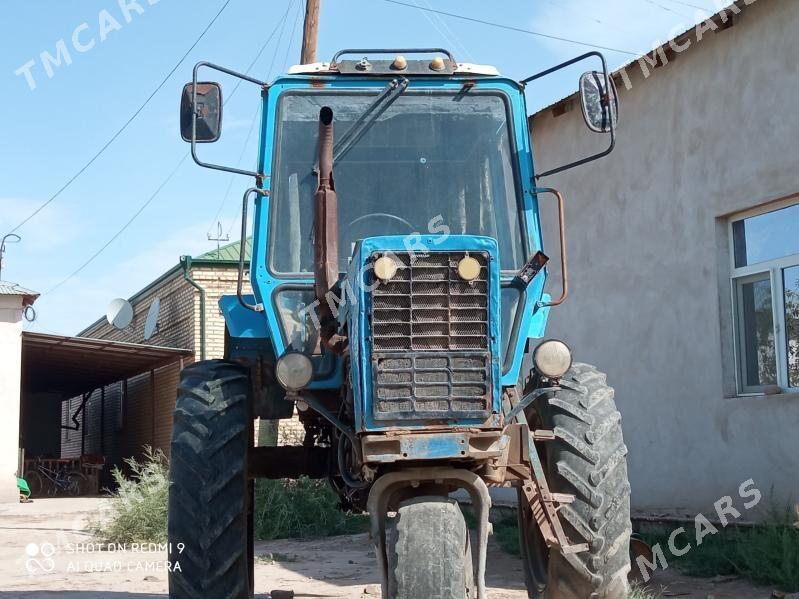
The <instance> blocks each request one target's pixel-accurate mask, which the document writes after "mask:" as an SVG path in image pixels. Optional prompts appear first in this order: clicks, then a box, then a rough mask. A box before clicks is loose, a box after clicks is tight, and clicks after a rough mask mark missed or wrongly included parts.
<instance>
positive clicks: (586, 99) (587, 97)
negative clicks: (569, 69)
mask: <svg viewBox="0 0 799 599" xmlns="http://www.w3.org/2000/svg"><path fill="white" fill-rule="evenodd" d="M605 82H606V79H605V73H602V72H599V71H588V72H587V73H583V74H582V76H581V77H580V104H581V105H582V108H583V118H584V119H585V124H586V125H588V128H589V129H591V131H594V132H596V133H610V131H611V129H615V128H616V126H617V124H618V119H619V96H618V94H617V92H616V84H615V83H614V82H613V78H612V77H607V84H608V89H607V90H606V89H605Z"/></svg>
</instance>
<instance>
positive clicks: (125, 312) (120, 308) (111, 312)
mask: <svg viewBox="0 0 799 599" xmlns="http://www.w3.org/2000/svg"><path fill="white" fill-rule="evenodd" d="M105 317H106V318H107V319H108V324H110V325H111V326H113V327H114V328H117V329H124V328H127V326H128V325H130V323H131V321H132V320H133V306H131V305H130V302H129V301H128V300H126V299H122V298H121V297H118V298H117V299H115V300H111V303H110V304H108V310H106V313H105Z"/></svg>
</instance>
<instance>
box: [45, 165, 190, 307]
mask: <svg viewBox="0 0 799 599" xmlns="http://www.w3.org/2000/svg"><path fill="white" fill-rule="evenodd" d="M188 157H189V152H186V154H185V155H184V156H183V158H181V159H180V162H178V164H177V166H176V167H175V168H174V169H172V172H170V173H169V175H168V176H167V178H166V179H164V180H163V181H162V182H161V184H160V185H159V186H158V188H157V189H156V190H155V191H154V192H153V193H152V194H151V195H150V197H149V198H147V200H146V201H145V202H144V203H142V205H141V206H139V209H138V210H136V212H134V213H133V216H131V217H130V218H129V219H128V221H127V222H126V223H125V224H124V225H122V227H121V228H120V229H119V230H118V231H117V232H116V233H114V234H113V235H112V236H111V238H110V239H109V240H108V241H107V242H106V243H105V245H103V247H101V248H100V249H99V250H97V251H96V252H95V253H94V254H92V255H91V257H90V258H89V259H88V260H86V261H85V262H84V263H83V264H81V265H80V266H79V267H78V268H76V269H75V270H73V271H72V272H71V273H70V274H69V275H68V276H67V277H65V278H64V279H62V280H61V281H59V282H58V283H57V284H56V285H55V286H54V287H51V288H50V289H48V290H47V291H45V292H44V293H43V294H42V295H45V294H48V293H52V292H53V291H55V290H56V289H58V288H59V287H61V286H62V285H63V284H64V283H66V282H67V281H69V280H70V279H72V278H73V277H74V276H75V275H77V274H78V273H80V272H81V271H82V270H83V269H84V268H86V267H87V266H89V264H91V263H92V262H94V260H95V259H96V258H97V256H99V255H100V254H102V253H103V252H104V251H105V250H106V248H108V246H110V245H111V244H112V243H113V242H114V241H115V240H116V238H117V237H119V236H120V235H122V233H123V232H124V231H125V229H127V228H128V227H129V226H130V225H131V224H132V223H133V221H134V220H136V219H137V218H138V217H139V215H140V214H141V213H142V212H144V209H145V208H147V206H149V205H150V204H151V203H152V201H153V200H154V199H155V198H156V197H157V196H158V194H159V193H161V190H163V189H164V187H166V186H167V184H168V183H169V182H170V181H171V180H172V178H173V177H174V176H175V175H176V174H177V172H178V170H180V167H181V166H183V163H184V162H186V159H187V158H188Z"/></svg>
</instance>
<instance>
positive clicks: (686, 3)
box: [670, 0, 710, 13]
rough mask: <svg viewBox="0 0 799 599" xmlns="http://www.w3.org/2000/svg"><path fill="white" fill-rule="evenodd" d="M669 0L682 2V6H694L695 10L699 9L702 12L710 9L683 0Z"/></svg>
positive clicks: (676, 2)
mask: <svg viewBox="0 0 799 599" xmlns="http://www.w3.org/2000/svg"><path fill="white" fill-rule="evenodd" d="M670 1H671V2H674V3H675V4H682V5H683V6H687V7H688V8H695V9H697V10H701V11H702V12H705V13H706V12H709V11H710V9H708V8H703V7H701V6H697V5H696V4H691V3H690V2H683V1H682V0H670Z"/></svg>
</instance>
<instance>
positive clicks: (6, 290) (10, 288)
mask: <svg viewBox="0 0 799 599" xmlns="http://www.w3.org/2000/svg"><path fill="white" fill-rule="evenodd" d="M0 295H21V296H22V297H23V303H24V304H25V305H26V306H28V305H30V304H32V303H33V302H35V301H36V298H37V297H39V294H38V293H37V292H36V291H31V290H30V289H25V288H24V287H20V286H19V285H17V284H16V283H11V282H9V281H0Z"/></svg>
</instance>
